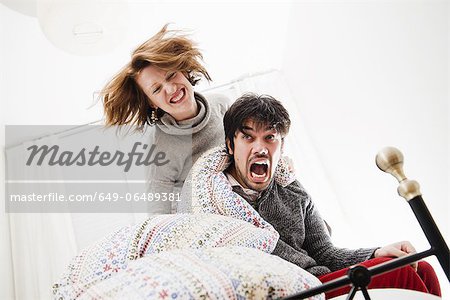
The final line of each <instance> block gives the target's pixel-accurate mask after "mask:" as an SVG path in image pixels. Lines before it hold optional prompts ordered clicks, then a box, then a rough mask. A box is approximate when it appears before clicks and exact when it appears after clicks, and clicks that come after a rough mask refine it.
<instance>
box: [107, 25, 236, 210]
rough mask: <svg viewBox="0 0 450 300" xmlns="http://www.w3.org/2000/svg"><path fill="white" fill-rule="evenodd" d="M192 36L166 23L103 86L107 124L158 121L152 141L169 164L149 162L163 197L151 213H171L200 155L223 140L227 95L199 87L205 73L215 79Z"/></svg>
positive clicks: (155, 193) (153, 185)
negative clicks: (199, 90) (196, 88)
mask: <svg viewBox="0 0 450 300" xmlns="http://www.w3.org/2000/svg"><path fill="white" fill-rule="evenodd" d="M202 58H203V57H202V54H201V53H200V51H199V49H198V48H196V46H195V44H194V43H193V41H192V40H190V39H188V38H187V37H186V36H185V35H182V34H180V32H177V31H169V30H167V25H165V26H164V27H163V28H162V29H161V30H160V31H159V32H158V33H157V34H156V35H155V36H153V37H152V38H150V39H149V40H148V41H146V42H145V43H143V44H142V45H141V46H139V47H138V48H137V49H136V50H135V51H134V52H133V53H132V55H131V61H130V62H129V63H128V64H127V65H126V66H125V67H124V68H123V69H122V70H121V71H120V72H119V73H118V74H116V75H115V76H114V77H113V79H112V80H111V81H110V82H109V83H108V84H106V86H105V87H104V88H103V90H102V91H101V94H100V95H101V97H102V99H103V106H104V109H105V114H106V124H107V125H110V126H111V125H134V126H137V127H138V128H139V129H143V127H144V126H145V125H147V124H148V125H150V126H153V125H155V130H154V133H153V139H152V143H153V144H154V145H155V146H156V148H157V151H158V152H163V153H165V155H166V157H165V159H166V161H168V163H167V164H165V165H164V166H156V165H154V164H152V165H150V171H149V174H150V177H149V190H148V192H149V193H151V194H152V197H155V198H157V199H158V200H172V201H161V202H160V203H161V204H162V205H161V206H159V207H158V208H155V209H152V211H151V213H169V212H171V211H173V209H174V208H172V207H171V206H172V205H171V202H172V203H174V202H173V201H176V200H178V199H179V194H178V192H179V191H180V190H181V187H182V186H183V183H184V180H185V179H186V176H187V174H188V172H189V170H190V169H191V167H192V164H193V163H194V162H195V161H196V160H197V158H198V157H199V156H200V155H201V154H202V153H203V152H204V151H206V150H208V149H209V148H212V147H214V146H217V145H220V144H223V142H224V135H223V130H222V118H223V115H224V114H225V111H226V110H227V107H228V103H229V101H228V99H227V98H225V97H223V96H219V95H215V96H208V98H206V97H204V96H202V95H201V94H199V93H197V92H194V86H195V84H196V83H197V82H198V81H199V80H200V77H201V76H203V77H205V78H206V79H207V80H208V81H210V80H211V78H210V76H209V74H208V72H207V71H206V69H205V68H204V67H203V66H202V64H201V63H200V61H201V60H202Z"/></svg>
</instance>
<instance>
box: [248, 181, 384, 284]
mask: <svg viewBox="0 0 450 300" xmlns="http://www.w3.org/2000/svg"><path fill="white" fill-rule="evenodd" d="M255 208H256V210H257V211H258V212H259V214H260V216H261V217H262V218H263V219H264V220H266V221H267V222H269V223H270V224H272V226H273V227H274V228H275V229H276V230H277V231H278V233H279V234H280V240H279V241H278V243H277V246H276V248H275V250H274V251H273V254H275V255H277V256H279V257H281V258H283V259H285V260H288V261H290V262H292V263H294V264H296V265H298V266H300V267H302V268H303V269H305V270H307V271H308V272H310V273H312V274H313V275H316V276H320V275H323V274H326V273H329V272H330V271H336V270H340V269H343V268H345V267H349V266H351V265H354V264H357V263H360V262H362V261H365V260H367V259H369V258H370V257H371V256H372V254H373V253H374V251H375V249H376V248H360V249H356V250H349V249H344V248H338V247H335V246H334V245H333V243H332V242H331V239H330V236H329V235H328V231H327V228H326V226H325V222H324V221H323V219H322V217H321V216H320V214H319V211H318V210H317V209H316V207H315V206H314V203H313V201H312V200H311V197H310V196H309V195H308V193H307V192H306V191H305V189H304V188H303V186H302V185H301V184H300V183H299V182H298V181H297V180H296V181H294V182H293V183H291V184H289V185H288V186H286V187H283V186H281V185H279V184H278V183H276V182H275V181H273V182H272V183H271V184H270V185H269V187H268V188H267V189H266V190H265V191H264V192H263V193H262V194H261V196H260V197H259V199H257V201H256V204H255Z"/></svg>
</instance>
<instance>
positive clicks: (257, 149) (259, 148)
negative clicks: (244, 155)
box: [253, 141, 269, 155]
mask: <svg viewBox="0 0 450 300" xmlns="http://www.w3.org/2000/svg"><path fill="white" fill-rule="evenodd" d="M253 152H254V154H259V155H267V154H268V153H269V150H268V149H267V147H266V145H265V144H264V143H263V142H258V141H256V142H255V145H254V146H253Z"/></svg>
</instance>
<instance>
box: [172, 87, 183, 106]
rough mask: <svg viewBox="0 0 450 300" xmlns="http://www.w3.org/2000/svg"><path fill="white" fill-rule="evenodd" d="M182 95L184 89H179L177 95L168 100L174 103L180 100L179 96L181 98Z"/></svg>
mask: <svg viewBox="0 0 450 300" xmlns="http://www.w3.org/2000/svg"><path fill="white" fill-rule="evenodd" d="M183 96H184V90H181V91H180V92H179V93H178V95H177V96H176V97H175V98H173V99H172V101H170V102H172V103H176V102H178V101H180V100H181V98H183Z"/></svg>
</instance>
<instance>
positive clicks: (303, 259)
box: [272, 239, 330, 276]
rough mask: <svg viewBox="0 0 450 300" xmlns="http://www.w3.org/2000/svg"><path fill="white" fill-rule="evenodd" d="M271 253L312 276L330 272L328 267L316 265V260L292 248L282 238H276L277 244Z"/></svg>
mask: <svg viewBox="0 0 450 300" xmlns="http://www.w3.org/2000/svg"><path fill="white" fill-rule="evenodd" d="M272 254H274V255H276V256H279V257H281V258H282V259H284V260H287V261H289V262H291V263H293V264H296V265H297V266H299V267H301V268H302V269H304V270H306V271H308V272H309V273H311V274H313V275H314V276H320V275H324V274H327V273H330V269H328V268H327V267H324V266H318V265H317V262H316V261H315V260H314V259H313V258H311V257H310V256H308V254H307V253H305V252H304V251H298V250H296V249H294V248H292V247H291V246H290V245H288V244H287V243H286V242H284V241H283V240H281V239H280V240H278V243H277V246H276V247H275V249H274V250H273V252H272Z"/></svg>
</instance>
